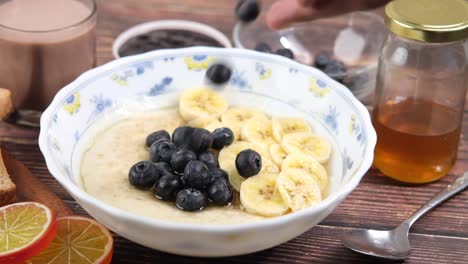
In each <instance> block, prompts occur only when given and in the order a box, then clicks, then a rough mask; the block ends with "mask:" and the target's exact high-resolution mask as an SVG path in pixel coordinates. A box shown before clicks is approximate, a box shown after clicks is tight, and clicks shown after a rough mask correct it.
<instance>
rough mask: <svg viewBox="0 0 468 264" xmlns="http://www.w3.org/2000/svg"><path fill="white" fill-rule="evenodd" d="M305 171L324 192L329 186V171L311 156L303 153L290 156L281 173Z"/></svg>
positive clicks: (282, 166) (286, 159)
mask: <svg viewBox="0 0 468 264" xmlns="http://www.w3.org/2000/svg"><path fill="white" fill-rule="evenodd" d="M291 169H293V170H298V169H299V170H303V171H304V172H306V173H307V174H308V175H309V176H310V177H312V178H314V179H315V180H316V181H317V183H318V184H319V186H320V190H321V191H322V192H323V191H324V190H325V188H326V187H327V185H328V175H327V170H326V169H325V168H324V167H323V166H322V164H320V163H319V162H318V161H316V160H315V159H314V158H312V157H311V156H307V155H304V154H301V153H293V154H290V155H288V156H287V157H286V158H285V159H284V161H283V164H282V165H281V171H286V170H291Z"/></svg>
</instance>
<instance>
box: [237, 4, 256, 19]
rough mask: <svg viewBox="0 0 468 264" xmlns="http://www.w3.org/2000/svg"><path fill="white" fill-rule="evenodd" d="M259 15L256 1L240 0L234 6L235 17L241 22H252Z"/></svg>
mask: <svg viewBox="0 0 468 264" xmlns="http://www.w3.org/2000/svg"><path fill="white" fill-rule="evenodd" d="M259 14H260V5H259V4H258V1H256V0H240V1H239V2H238V3H237V6H236V16H237V18H238V19H239V20H240V21H242V22H252V21H254V20H255V19H256V18H257V17H258V15H259Z"/></svg>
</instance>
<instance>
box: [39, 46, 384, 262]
mask: <svg viewBox="0 0 468 264" xmlns="http://www.w3.org/2000/svg"><path fill="white" fill-rule="evenodd" d="M215 61H226V62H228V63H229V64H230V65H232V67H233V69H234V72H233V76H232V78H231V81H230V82H229V84H227V85H226V86H225V87H224V88H222V89H220V92H221V93H226V94H228V96H226V97H227V100H228V101H229V103H230V104H231V105H245V106H254V107H257V108H261V109H262V110H264V111H266V112H268V113H271V114H275V115H278V114H287V115H289V116H294V115H300V116H302V117H304V118H306V119H307V120H310V122H311V123H312V124H313V125H314V128H315V129H316V131H317V132H318V133H320V134H323V135H324V136H326V137H327V138H329V139H330V140H331V141H332V144H333V146H334V149H333V162H332V163H333V164H332V168H331V169H330V171H331V173H330V174H331V175H330V182H331V184H330V186H331V187H330V188H329V194H328V196H327V197H326V198H325V199H324V200H322V201H321V202H320V203H319V204H317V205H316V206H314V207H311V208H308V209H305V210H302V211H299V212H295V213H290V214H287V215H284V216H281V217H276V218H271V219H267V220H264V221H259V222H254V223H247V224H235V225H195V224H180V223H171V222H164V221H160V220H156V219H152V218H147V217H143V216H138V215H134V214H131V213H129V212H126V211H124V210H121V209H118V208H115V207H112V206H110V205H108V204H106V203H104V202H102V201H100V200H98V199H96V198H94V197H93V196H91V195H89V194H88V193H86V192H85V191H84V190H83V188H82V187H81V180H80V175H79V174H80V173H79V172H80V169H79V166H80V157H81V154H82V151H81V147H80V146H82V145H83V144H84V143H83V142H84V141H85V138H87V137H90V135H89V133H92V132H91V131H92V130H93V129H92V128H93V127H95V126H97V125H99V124H100V123H101V122H102V120H105V119H106V118H107V119H108V116H110V115H111V114H112V113H117V112H119V109H120V108H122V107H124V106H126V105H129V103H134V105H141V107H148V106H150V108H152V109H155V110H156V109H158V108H166V107H167V106H168V105H171V104H175V103H176V100H174V99H170V98H176V97H177V94H179V93H180V92H181V90H183V89H187V88H192V87H194V86H200V85H202V84H203V83H204V76H205V72H206V69H207V67H208V66H209V65H210V64H211V63H213V62H215ZM138 102H152V103H151V104H139V103H138ZM174 106H175V105H174ZM152 109H151V110H152ZM147 110H149V109H147ZM91 136H92V135H91ZM375 143H376V134H375V131H374V129H373V127H372V124H371V120H370V117H369V113H368V112H367V110H366V108H365V107H364V106H363V105H362V104H361V103H360V102H359V101H358V100H357V99H356V98H355V97H354V96H353V95H352V93H351V92H350V91H349V90H348V89H346V88H345V87H344V86H343V85H341V84H339V83H338V82H335V81H333V80H332V79H330V78H329V77H327V76H326V75H325V74H324V73H322V72H320V71H319V70H317V69H314V68H311V67H307V66H304V65H301V64H299V63H296V62H294V61H292V60H289V59H286V58H283V57H279V56H276V55H269V54H263V53H257V52H254V51H248V50H240V49H217V48H205V47H196V48H188V49H178V50H160V51H154V52H150V53H146V54H142V55H137V56H131V57H126V58H122V59H118V60H116V61H113V62H110V63H108V64H106V65H103V66H100V67H98V68H96V69H93V70H91V71H88V72H86V73H84V74H83V75H81V76H80V77H79V78H78V79H77V80H75V81H74V82H72V83H71V84H69V85H68V86H66V87H65V88H63V89H62V90H61V91H60V92H59V93H58V94H57V95H56V97H55V99H54V101H53V102H52V104H51V105H50V106H49V107H48V108H47V110H46V111H45V112H44V113H43V115H42V118H41V132H40V136H39V146H40V149H41V151H42V153H43V155H44V157H45V160H46V162H47V166H48V168H49V170H50V172H51V173H52V175H53V176H54V177H55V178H56V179H57V181H59V182H60V184H61V185H62V186H63V187H64V188H65V189H66V190H67V191H68V192H69V193H70V194H71V195H72V196H73V198H75V199H76V201H77V202H78V203H79V204H80V205H81V206H82V207H83V208H84V209H85V210H86V211H87V212H88V213H89V214H90V215H92V216H93V217H94V218H96V219H97V220H98V221H100V222H101V223H103V224H105V225H106V226H107V227H108V228H110V229H111V230H113V231H114V232H116V233H118V234H120V235H121V236H123V237H125V238H128V239H130V240H132V241H134V242H136V243H139V244H142V245H145V246H147V247H150V248H154V249H158V250H161V251H165V252H170V253H175V254H181V255H189V256H207V257H218V256H233V255H241V254H248V253H251V252H256V251H260V250H264V249H267V248H270V247H274V246H276V245H279V244H281V243H284V242H286V241H288V240H290V239H293V238H294V237H296V236H298V235H300V234H302V233H304V232H305V231H307V230H309V229H310V228H312V227H313V226H315V225H317V224H318V223H319V222H320V221H322V220H323V219H324V218H325V217H327V216H328V215H329V214H330V213H331V212H332V211H333V210H334V209H335V208H336V207H337V206H338V205H339V204H340V202H342V201H343V200H344V199H345V197H346V196H347V195H348V194H349V193H350V192H351V191H353V189H354V188H355V187H356V186H357V185H358V183H359V181H360V180H361V178H362V177H363V175H364V174H365V173H366V172H367V170H368V169H369V167H370V166H371V163H372V160H373V152H374V146H375ZM96 177H98V175H97V176H96Z"/></svg>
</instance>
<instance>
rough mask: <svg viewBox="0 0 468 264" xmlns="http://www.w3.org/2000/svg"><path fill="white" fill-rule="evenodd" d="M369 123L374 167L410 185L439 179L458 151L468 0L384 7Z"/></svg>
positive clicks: (466, 71)
mask: <svg viewBox="0 0 468 264" xmlns="http://www.w3.org/2000/svg"><path fill="white" fill-rule="evenodd" d="M385 13H386V24H387V27H388V29H389V31H390V34H389V36H388V37H387V40H386V41H385V43H384V46H383V47H382V50H381V54H380V58H379V69H378V76H377V88H376V105H375V108H374V112H373V117H372V119H373V124H374V127H375V129H376V131H377V137H378V139H377V146H376V149H375V159H374V165H375V166H376V167H377V168H378V169H379V170H380V171H381V172H382V173H383V174H385V175H387V176H389V177H391V178H394V179H396V180H399V181H403V182H409V183H426V182H431V181H435V180H437V179H439V178H441V177H442V176H444V175H445V174H446V173H447V172H448V171H449V170H450V169H451V167H452V166H453V164H454V162H455V160H456V155H457V149H458V142H459V138H460V130H461V125H462V119H463V112H464V104H465V97H466V91H467V88H468V41H467V38H468V1H466V0H395V1H393V2H391V3H389V4H388V5H387V7H386V9H385Z"/></svg>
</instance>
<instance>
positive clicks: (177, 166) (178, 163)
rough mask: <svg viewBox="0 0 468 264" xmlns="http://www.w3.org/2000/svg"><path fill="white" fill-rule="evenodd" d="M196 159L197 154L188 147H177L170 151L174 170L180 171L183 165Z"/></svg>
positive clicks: (183, 167) (182, 169)
mask: <svg viewBox="0 0 468 264" xmlns="http://www.w3.org/2000/svg"><path fill="white" fill-rule="evenodd" d="M196 159H197V154H196V153H195V152H193V151H192V150H190V149H185V148H178V149H177V150H176V151H174V152H173V153H172V156H171V165H172V168H173V169H174V171H176V172H179V173H182V172H184V170H185V166H186V165H187V163H189V162H190V161H192V160H196Z"/></svg>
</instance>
